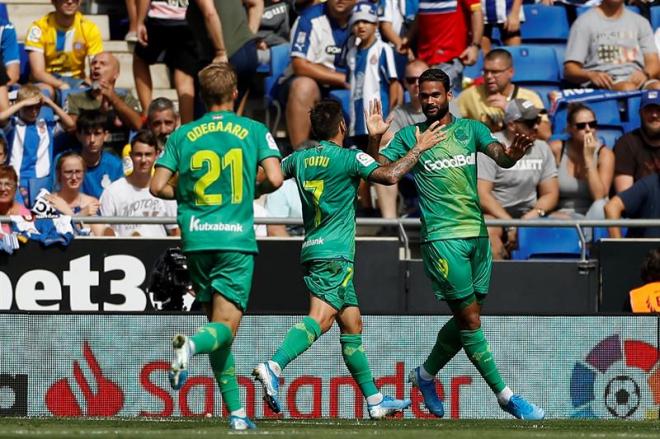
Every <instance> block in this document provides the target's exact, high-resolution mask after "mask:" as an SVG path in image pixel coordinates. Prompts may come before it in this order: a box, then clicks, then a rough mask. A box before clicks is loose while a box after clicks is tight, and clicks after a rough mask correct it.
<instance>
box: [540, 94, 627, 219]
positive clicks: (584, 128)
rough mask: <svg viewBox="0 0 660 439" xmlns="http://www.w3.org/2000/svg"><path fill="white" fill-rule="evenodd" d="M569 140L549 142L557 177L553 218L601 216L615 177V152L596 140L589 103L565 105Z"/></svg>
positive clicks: (593, 217) (592, 217)
mask: <svg viewBox="0 0 660 439" xmlns="http://www.w3.org/2000/svg"><path fill="white" fill-rule="evenodd" d="M567 113H568V117H567V120H566V127H567V128H566V130H567V131H568V136H569V137H568V139H567V140H565V141H555V142H552V143H550V148H551V149H552V152H553V154H554V156H555V163H557V171H558V180H559V204H558V209H559V210H558V212H555V213H553V216H554V217H560V218H561V217H563V218H567V217H568V218H574V219H578V218H583V217H585V216H586V217H587V218H589V219H604V218H605V213H604V211H603V207H604V206H605V203H606V202H607V197H608V195H609V193H610V186H611V185H612V178H613V177H614V153H613V152H612V151H610V150H609V149H608V148H607V147H606V146H605V145H602V144H601V143H600V141H599V140H598V133H597V131H596V129H597V127H598V122H597V121H596V115H595V114H594V112H593V111H592V110H591V108H589V107H588V106H586V105H584V104H581V103H572V104H569V106H568V111H567Z"/></svg>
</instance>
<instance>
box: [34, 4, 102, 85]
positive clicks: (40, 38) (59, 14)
mask: <svg viewBox="0 0 660 439" xmlns="http://www.w3.org/2000/svg"><path fill="white" fill-rule="evenodd" d="M52 3H53V5H54V6H55V11H53V12H50V13H48V14H47V15H45V16H43V17H42V18H40V19H39V20H37V21H35V22H34V23H33V24H32V27H30V30H28V33H27V36H26V37H25V49H26V50H27V51H29V52H30V53H29V58H30V71H31V72H32V78H33V79H34V80H35V81H38V82H40V83H42V85H43V87H44V88H46V89H47V90H48V91H49V92H50V93H51V96H53V92H54V91H55V90H56V89H59V90H66V89H68V88H75V87H79V86H80V85H81V84H82V83H83V82H88V81H86V80H85V60H86V59H87V57H89V56H94V55H96V54H98V53H101V52H103V41H102V39H101V32H100V31H99V28H98V27H97V26H96V24H95V23H94V22H92V21H90V20H88V19H87V18H85V17H84V16H83V15H82V13H81V12H80V11H79V9H80V1H75V0H74V1H71V0H52Z"/></svg>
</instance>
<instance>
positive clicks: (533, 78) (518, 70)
mask: <svg viewBox="0 0 660 439" xmlns="http://www.w3.org/2000/svg"><path fill="white" fill-rule="evenodd" d="M503 49H505V50H507V51H509V53H511V56H512V57H513V68H514V74H513V82H514V83H516V84H518V85H520V86H523V87H527V88H531V89H533V90H535V91H536V92H537V93H539V95H541V98H542V99H543V104H544V105H545V106H546V108H549V103H550V101H549V99H548V92H550V91H552V90H559V88H560V79H559V66H558V65H557V55H556V53H555V50H554V49H553V48H552V47H544V46H526V45H525V46H508V47H503Z"/></svg>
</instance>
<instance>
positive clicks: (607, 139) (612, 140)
mask: <svg viewBox="0 0 660 439" xmlns="http://www.w3.org/2000/svg"><path fill="white" fill-rule="evenodd" d="M623 134H624V131H623V127H599V128H598V138H599V139H600V141H601V143H602V144H603V145H605V146H606V147H608V148H609V149H614V145H615V144H616V141H617V140H618V139H619V137H621V136H623Z"/></svg>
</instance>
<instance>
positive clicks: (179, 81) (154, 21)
mask: <svg viewBox="0 0 660 439" xmlns="http://www.w3.org/2000/svg"><path fill="white" fill-rule="evenodd" d="M137 14H138V15H137V32H138V33H137V38H138V42H139V44H138V45H137V46H136V47H135V52H134V53H133V76H134V77H135V89H136V90H137V94H138V97H139V98H140V104H141V106H142V109H143V110H146V109H147V107H148V106H149V103H150V102H151V99H152V87H153V84H152V82H151V72H150V70H149V66H150V65H152V64H155V63H158V62H165V64H166V65H167V67H168V68H169V69H170V71H171V72H172V77H173V78H174V88H176V93H177V96H178V99H179V110H180V112H181V120H182V121H183V123H188V122H190V121H192V120H193V110H194V101H195V81H194V78H193V75H195V73H197V67H198V66H197V63H198V58H199V55H198V53H197V45H196V44H195V40H194V37H193V34H192V31H191V30H190V27H189V26H188V22H187V21H186V6H179V5H178V4H177V2H174V5H172V2H168V1H162V0H161V1H157V0H138V4H137Z"/></svg>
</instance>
